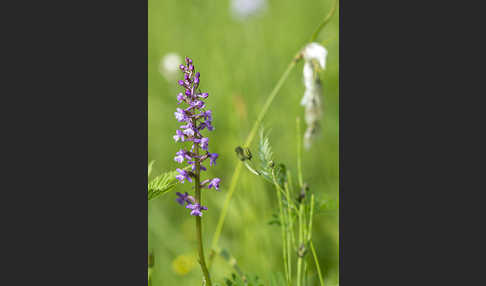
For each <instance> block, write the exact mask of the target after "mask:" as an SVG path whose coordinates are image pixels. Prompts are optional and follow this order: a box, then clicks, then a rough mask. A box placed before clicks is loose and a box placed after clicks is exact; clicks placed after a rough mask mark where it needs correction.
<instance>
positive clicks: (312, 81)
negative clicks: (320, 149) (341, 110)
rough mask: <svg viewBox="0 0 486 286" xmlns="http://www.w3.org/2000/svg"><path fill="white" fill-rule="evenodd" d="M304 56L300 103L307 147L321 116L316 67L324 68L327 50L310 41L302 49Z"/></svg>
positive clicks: (320, 87)
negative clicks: (305, 127)
mask: <svg viewBox="0 0 486 286" xmlns="http://www.w3.org/2000/svg"><path fill="white" fill-rule="evenodd" d="M303 56H304V70H303V78H304V86H305V92H304V96H303V97H302V100H301V101H300V104H301V105H302V106H304V108H305V122H306V125H307V129H306V131H305V134H304V146H305V148H306V149H309V148H310V146H311V144H312V141H313V139H314V138H315V136H316V135H317V133H318V131H319V121H320V119H321V117H322V114H323V111H322V104H321V94H322V86H321V82H320V79H319V76H318V69H325V68H326V57H327V50H326V48H324V47H323V46H321V45H320V44H318V43H310V44H308V45H307V46H306V47H305V48H304V50H303Z"/></svg>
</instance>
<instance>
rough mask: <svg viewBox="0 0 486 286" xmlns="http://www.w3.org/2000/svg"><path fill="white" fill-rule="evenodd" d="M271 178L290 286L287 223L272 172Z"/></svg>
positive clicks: (286, 276)
mask: <svg viewBox="0 0 486 286" xmlns="http://www.w3.org/2000/svg"><path fill="white" fill-rule="evenodd" d="M272 178H273V184H274V186H275V190H276V191H277V200H278V208H279V213H280V229H281V232H282V251H283V261H284V269H285V279H286V280H287V285H290V283H291V280H292V277H291V275H292V274H291V272H290V271H291V267H290V265H289V262H290V252H289V251H288V248H287V247H288V239H289V238H288V237H287V234H288V232H287V225H288V224H287V222H286V220H285V214H284V210H283V206H282V196H281V194H280V186H279V184H278V183H277V180H276V179H275V173H274V172H273V170H272Z"/></svg>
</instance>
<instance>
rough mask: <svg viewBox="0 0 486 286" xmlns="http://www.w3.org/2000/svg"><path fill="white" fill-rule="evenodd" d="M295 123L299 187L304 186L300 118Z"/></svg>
mask: <svg viewBox="0 0 486 286" xmlns="http://www.w3.org/2000/svg"><path fill="white" fill-rule="evenodd" d="M296 124H297V173H298V178H299V188H301V189H302V187H303V186H304V180H303V178H302V136H301V135H300V118H299V117H297V119H296Z"/></svg>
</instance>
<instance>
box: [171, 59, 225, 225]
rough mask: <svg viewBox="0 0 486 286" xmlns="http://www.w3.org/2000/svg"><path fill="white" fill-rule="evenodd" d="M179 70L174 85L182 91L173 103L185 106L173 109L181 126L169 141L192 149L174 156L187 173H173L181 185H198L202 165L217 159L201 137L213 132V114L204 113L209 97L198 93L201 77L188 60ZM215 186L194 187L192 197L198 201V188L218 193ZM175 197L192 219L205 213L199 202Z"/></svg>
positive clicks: (210, 182) (217, 181)
mask: <svg viewBox="0 0 486 286" xmlns="http://www.w3.org/2000/svg"><path fill="white" fill-rule="evenodd" d="M179 69H180V70H181V72H182V73H183V78H182V79H180V80H179V81H178V85H179V86H181V87H182V88H183V91H182V92H179V93H178V94H177V103H178V104H183V105H185V106H184V107H182V106H181V108H177V109H176V112H174V116H175V118H176V120H177V121H178V122H183V123H184V124H183V125H181V126H180V127H179V129H177V130H176V135H174V136H173V138H174V141H175V142H191V143H192V146H190V148H183V149H181V150H179V151H178V152H177V153H176V156H175V157H174V161H176V162H177V163H184V161H186V163H187V164H188V165H189V166H190V167H191V171H186V170H185V169H177V172H178V174H177V175H176V178H177V179H178V180H179V181H180V182H181V183H184V182H185V181H186V180H187V181H189V182H192V178H195V181H196V182H200V175H201V174H200V173H201V171H206V167H205V166H203V164H202V163H203V162H204V161H205V160H207V159H209V166H213V165H215V164H216V159H217V158H218V156H219V155H218V154H217V153H211V152H209V138H208V137H205V136H203V135H202V134H201V132H202V131H203V130H204V129H207V130H208V131H212V130H214V127H213V126H212V121H213V114H212V112H211V110H209V109H206V103H205V102H204V101H205V100H206V99H207V98H208V97H209V94H208V93H207V92H202V91H201V90H199V87H200V85H201V74H200V73H199V72H196V69H195V67H194V63H193V61H192V59H190V58H188V57H186V58H185V64H181V65H180V66H179ZM197 166H199V168H197ZM219 184H220V179H219V178H214V179H211V180H205V181H204V184H202V185H201V184H200V186H196V187H195V192H196V196H195V197H196V198H199V197H200V193H199V192H200V187H204V188H214V189H216V190H219ZM177 196H178V197H177V199H176V200H177V202H178V203H179V204H182V205H183V204H184V202H186V203H188V205H187V206H186V207H187V208H189V209H191V210H192V211H191V215H193V216H202V211H203V210H207V207H205V206H201V205H200V204H199V203H200V202H198V200H199V199H195V198H194V197H191V196H189V194H188V193H184V194H181V193H177Z"/></svg>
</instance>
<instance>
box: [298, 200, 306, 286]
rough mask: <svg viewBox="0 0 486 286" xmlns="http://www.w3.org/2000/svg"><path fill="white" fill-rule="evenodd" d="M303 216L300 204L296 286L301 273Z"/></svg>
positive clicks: (302, 205) (299, 280)
mask: <svg viewBox="0 0 486 286" xmlns="http://www.w3.org/2000/svg"><path fill="white" fill-rule="evenodd" d="M303 215H304V204H303V203H301V204H300V206H299V245H298V247H299V249H298V252H297V253H298V254H299V255H298V257H297V286H300V282H301V272H302V255H301V253H300V247H301V246H302V245H303V242H304V228H303V226H304V222H303V220H302V219H303Z"/></svg>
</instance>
